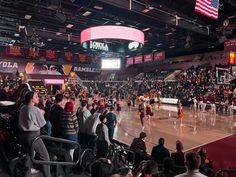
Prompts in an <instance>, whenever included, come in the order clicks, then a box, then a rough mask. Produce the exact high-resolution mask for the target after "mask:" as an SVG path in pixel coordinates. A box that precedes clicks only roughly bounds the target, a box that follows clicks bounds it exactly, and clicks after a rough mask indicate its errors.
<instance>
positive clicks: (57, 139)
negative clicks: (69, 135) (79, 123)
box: [31, 135, 81, 166]
mask: <svg viewBox="0 0 236 177" xmlns="http://www.w3.org/2000/svg"><path fill="white" fill-rule="evenodd" d="M39 139H42V140H50V141H53V142H59V143H66V144H75V145H77V146H78V150H79V158H78V160H77V161H76V162H55V161H42V160H36V159H35V153H34V148H35V143H36V142H37V141H38V140H39ZM80 154H81V147H80V145H79V143H77V142H75V141H69V140H65V139H61V138H55V137H50V136H46V135H40V136H38V137H37V138H35V139H34V141H33V143H32V145H31V160H32V162H33V163H34V164H39V165H57V166H58V165H63V166H66V165H72V166H73V165H76V164H78V163H79V161H80V158H81V156H80Z"/></svg>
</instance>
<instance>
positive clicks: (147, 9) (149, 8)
mask: <svg viewBox="0 0 236 177" xmlns="http://www.w3.org/2000/svg"><path fill="white" fill-rule="evenodd" d="M153 9H154V7H151V6H150V7H146V8H145V9H144V10H143V11H142V12H143V13H147V12H149V11H150V10H153Z"/></svg>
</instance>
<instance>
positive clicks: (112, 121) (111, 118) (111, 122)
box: [106, 107, 117, 142]
mask: <svg viewBox="0 0 236 177" xmlns="http://www.w3.org/2000/svg"><path fill="white" fill-rule="evenodd" d="M106 118H107V127H108V134H109V140H110V141H111V142H112V140H113V136H114V130H115V127H116V124H117V119H116V115H115V113H114V107H111V108H110V112H109V113H108V114H107V115H106Z"/></svg>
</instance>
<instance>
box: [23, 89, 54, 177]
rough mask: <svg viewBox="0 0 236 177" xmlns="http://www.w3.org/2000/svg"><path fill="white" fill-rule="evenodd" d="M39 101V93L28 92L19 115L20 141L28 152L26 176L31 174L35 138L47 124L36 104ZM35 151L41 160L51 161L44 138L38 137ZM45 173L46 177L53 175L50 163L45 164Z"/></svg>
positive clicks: (28, 176)
mask: <svg viewBox="0 0 236 177" xmlns="http://www.w3.org/2000/svg"><path fill="white" fill-rule="evenodd" d="M38 103H39V97H38V94H37V93H35V92H28V93H26V95H25V102H24V104H25V105H24V106H23V107H22V108H21V109H20V115H19V129H20V141H21V143H22V144H23V147H24V148H25V151H26V152H27V160H26V167H27V168H28V170H27V172H26V177H30V176H31V174H30V171H31V166H32V162H31V158H30V156H31V155H32V154H31V155H30V153H31V145H32V143H33V141H34V139H35V138H36V137H37V136H39V135H40V129H41V128H42V127H43V126H44V125H45V124H46V121H45V119H44V117H43V114H42V112H41V111H40V109H39V108H37V107H36V106H35V105H37V104H38ZM34 151H35V152H36V154H37V155H38V157H39V158H40V159H41V160H43V161H49V155H48V152H47V149H46V147H45V145H44V143H43V141H42V139H38V140H37V141H36V142H35V146H34ZM43 175H44V177H50V176H51V174H50V167H49V165H43Z"/></svg>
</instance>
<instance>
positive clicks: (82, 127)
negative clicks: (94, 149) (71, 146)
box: [76, 100, 91, 148]
mask: <svg viewBox="0 0 236 177" xmlns="http://www.w3.org/2000/svg"><path fill="white" fill-rule="evenodd" d="M87 106H88V102H87V101H86V100H82V102H81V107H80V108H78V110H77V113H76V116H77V120H78V123H79V141H80V145H81V147H82V148H85V147H86V145H87V144H88V143H87V142H88V141H87V137H86V121H87V119H88V118H89V117H90V116H91V113H90V111H89V110H88V108H87Z"/></svg>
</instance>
